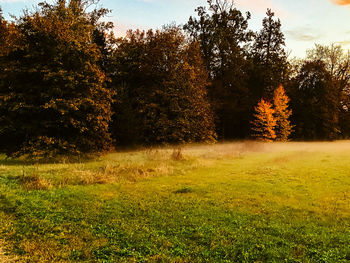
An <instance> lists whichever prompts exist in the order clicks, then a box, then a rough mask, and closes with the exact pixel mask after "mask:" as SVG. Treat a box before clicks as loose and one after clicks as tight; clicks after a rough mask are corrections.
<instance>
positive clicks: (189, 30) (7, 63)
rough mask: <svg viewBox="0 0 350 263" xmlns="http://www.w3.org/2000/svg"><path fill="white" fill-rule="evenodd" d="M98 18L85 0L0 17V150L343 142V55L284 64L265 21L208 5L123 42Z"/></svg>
mask: <svg viewBox="0 0 350 263" xmlns="http://www.w3.org/2000/svg"><path fill="white" fill-rule="evenodd" d="M0 10H1V9H0ZM108 12H109V10H107V9H104V8H100V7H98V6H97V5H96V2H95V1H92V0H57V1H56V2H55V3H53V4H49V3H46V2H44V3H40V4H39V5H38V6H37V8H36V9H35V10H32V11H31V10H25V11H24V12H23V15H22V16H20V17H18V18H16V19H15V20H14V21H7V20H5V19H4V18H3V16H2V13H1V11H0V151H2V152H5V153H6V154H7V155H8V156H12V157H17V156H21V155H30V156H34V157H35V156H36V157H46V158H50V157H54V156H56V155H61V154H74V155H80V154H85V153H90V152H101V151H106V150H109V149H110V148H111V147H115V146H117V147H118V146H121V145H123V146H130V145H155V144H179V143H187V142H214V141H216V140H232V139H244V138H250V137H252V136H253V137H254V136H255V137H256V136H257V137H258V138H265V139H266V138H268V140H275V139H277V140H288V139H295V140H333V139H339V138H348V137H349V135H350V114H349V109H350V96H349V87H350V86H349V83H350V82H349V78H350V55H349V52H345V51H344V50H343V49H342V48H341V46H338V45H335V44H333V45H330V46H322V45H316V46H315V48H314V49H312V50H309V51H308V53H307V56H306V58H305V59H299V60H296V59H295V60H291V59H289V58H288V54H287V52H286V45H285V37H284V34H283V32H282V30H281V21H280V20H279V19H278V18H276V17H275V14H274V13H273V11H272V10H270V9H268V10H267V12H266V17H265V18H264V19H263V21H262V28H261V30H260V31H258V32H253V31H252V30H250V29H249V20H250V18H251V14H250V13H249V12H247V13H242V12H241V11H240V10H238V9H237V8H236V7H235V6H234V4H233V3H232V2H231V1H226V0H215V1H214V0H208V3H207V6H202V7H198V8H197V9H196V12H197V15H196V16H194V17H190V18H189V20H188V22H187V23H186V24H185V25H184V26H182V27H180V26H176V25H168V26H164V27H163V28H162V29H159V30H149V31H147V32H145V31H141V30H134V31H129V32H128V33H127V35H126V36H125V37H123V38H116V37H115V36H114V35H113V24H112V23H109V22H103V21H104V20H103V18H104V17H105V16H106V15H107V14H108ZM283 87H284V88H283ZM276 96H277V97H276ZM276 98H279V99H276ZM273 105H274V106H273ZM288 105H289V106H288ZM264 114H265V115H264ZM269 114H270V115H269ZM271 114H272V115H271ZM263 115H264V116H263ZM266 116H267V117H266ZM268 116H270V117H268ZM271 116H272V117H271ZM264 118H265V119H266V118H267V119H268V118H272V119H271V122H270V121H269V122H268V123H269V124H268V125H267V126H266V125H265V124H266V122H265V124H264V123H263V122H262V121H260V122H259V119H260V120H263V119H264ZM290 121H291V122H290ZM264 125H265V126H266V127H267V128H266V127H265V126H264ZM264 127H265V128H264ZM266 136H267V137H266Z"/></svg>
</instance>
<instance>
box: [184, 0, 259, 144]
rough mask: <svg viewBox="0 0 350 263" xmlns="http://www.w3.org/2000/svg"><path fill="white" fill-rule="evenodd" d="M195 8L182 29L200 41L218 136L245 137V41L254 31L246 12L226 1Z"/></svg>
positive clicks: (247, 102) (247, 112) (248, 105)
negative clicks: (192, 15)
mask: <svg viewBox="0 0 350 263" xmlns="http://www.w3.org/2000/svg"><path fill="white" fill-rule="evenodd" d="M207 2H208V6H209V8H208V9H207V8H206V7H198V8H197V9H196V11H197V14H198V17H190V19H189V21H188V23H187V24H186V25H185V26H184V29H185V30H186V31H187V32H188V33H189V34H190V36H191V37H192V39H193V40H194V41H199V43H200V45H201V51H202V54H203V58H204V62H205V65H206V68H207V70H208V72H209V77H210V80H211V84H210V85H209V86H208V92H209V96H210V99H211V103H212V105H213V107H214V110H215V115H216V124H217V131H218V133H219V137H220V138H222V139H232V138H237V137H241V138H243V137H245V136H246V134H247V133H248V132H249V118H250V108H252V104H251V102H250V99H251V95H250V93H249V90H248V87H247V80H248V75H247V71H246V66H247V65H246V64H247V63H246V56H247V48H246V46H247V44H248V43H249V42H250V41H251V38H252V35H253V33H252V32H251V31H250V30H249V29H248V21H249V19H250V13H249V12H248V13H247V14H246V15H244V14H242V12H241V11H240V10H238V9H236V8H234V6H233V4H232V2H231V1H229V0H217V1H214V0H208V1H207Z"/></svg>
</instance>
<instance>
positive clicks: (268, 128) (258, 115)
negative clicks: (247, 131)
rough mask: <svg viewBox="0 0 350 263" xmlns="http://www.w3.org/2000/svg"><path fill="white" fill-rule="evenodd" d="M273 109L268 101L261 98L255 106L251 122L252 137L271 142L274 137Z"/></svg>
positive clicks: (274, 120) (274, 121)
mask: <svg viewBox="0 0 350 263" xmlns="http://www.w3.org/2000/svg"><path fill="white" fill-rule="evenodd" d="M274 113H275V111H274V109H273V107H272V105H271V103H269V102H268V101H265V100H264V99H261V100H260V101H259V103H258V105H257V106H256V107H255V114H254V118H255V119H254V121H253V122H252V123H251V124H252V131H253V134H252V135H253V137H255V138H256V139H258V140H260V141H265V142H271V141H273V140H275V139H276V133H275V128H276V119H275V116H274Z"/></svg>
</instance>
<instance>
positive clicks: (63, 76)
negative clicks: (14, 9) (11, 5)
mask: <svg viewBox="0 0 350 263" xmlns="http://www.w3.org/2000/svg"><path fill="white" fill-rule="evenodd" d="M93 3H94V2H93V1H90V0H87V1H81V0H70V1H69V2H66V1H64V0H58V1H57V2H56V3H54V4H48V3H41V4H39V7H38V9H36V10H35V11H34V12H29V11H26V12H24V15H23V16H22V17H20V18H19V19H17V21H16V30H17V39H16V42H15V43H14V44H13V45H12V47H11V49H10V51H9V52H8V54H6V55H5V56H4V57H3V61H4V63H5V64H6V68H5V70H4V71H3V72H2V73H0V74H1V76H0V79H2V83H1V86H0V127H1V129H0V135H1V137H0V138H1V141H0V144H1V145H2V148H4V149H5V150H6V153H7V154H8V155H10V156H18V155H22V154H30V155H33V156H40V157H51V156H54V155H59V154H67V153H71V154H81V153H88V152H92V151H101V150H105V149H107V148H108V147H109V144H110V135H109V132H108V122H109V121H110V118H111V102H112V95H113V94H112V92H111V90H109V89H107V88H106V84H105V83H106V81H107V78H106V74H105V72H104V71H103V70H102V68H101V59H102V54H101V46H99V45H98V43H96V42H94V40H95V38H94V33H96V30H97V29H98V30H103V29H104V28H106V27H105V25H103V24H101V23H100V22H99V20H100V18H102V17H103V16H104V15H105V14H106V13H107V10H105V9H95V10H93V11H91V12H87V11H86V10H87V8H88V7H90V8H91V5H92V4H93Z"/></svg>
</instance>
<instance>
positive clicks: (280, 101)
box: [273, 85, 293, 142]
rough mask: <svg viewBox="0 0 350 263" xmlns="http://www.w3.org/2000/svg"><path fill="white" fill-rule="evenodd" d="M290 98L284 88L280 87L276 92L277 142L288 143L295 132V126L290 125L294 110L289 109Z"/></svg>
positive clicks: (274, 100)
mask: <svg viewBox="0 0 350 263" xmlns="http://www.w3.org/2000/svg"><path fill="white" fill-rule="evenodd" d="M289 101H290V100H289V98H288V96H287V95H286V93H285V91H284V88H283V86H282V85H280V86H279V87H278V88H277V89H276V90H275V92H274V98H273V104H274V110H275V113H274V117H275V119H276V127H275V133H276V141H282V142H285V141H288V138H289V136H290V134H291V133H292V131H293V125H292V124H291V123H290V120H289V118H290V116H291V115H292V110H290V109H289V108H288V103H289Z"/></svg>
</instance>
